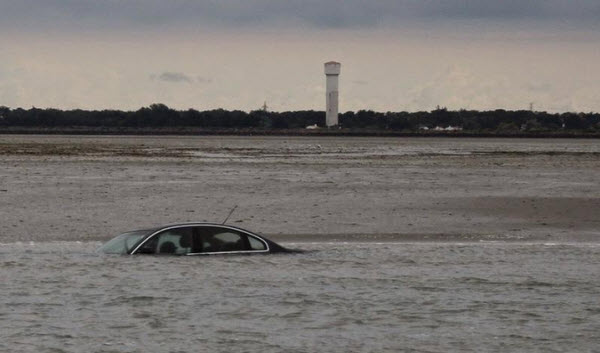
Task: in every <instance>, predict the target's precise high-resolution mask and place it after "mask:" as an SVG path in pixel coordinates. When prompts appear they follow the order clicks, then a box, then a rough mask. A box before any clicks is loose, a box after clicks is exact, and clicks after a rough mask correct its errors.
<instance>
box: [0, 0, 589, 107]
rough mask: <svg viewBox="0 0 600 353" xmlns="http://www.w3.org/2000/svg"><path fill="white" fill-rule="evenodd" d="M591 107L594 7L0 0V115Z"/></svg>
mask: <svg viewBox="0 0 600 353" xmlns="http://www.w3.org/2000/svg"><path fill="white" fill-rule="evenodd" d="M329 60H337V61H340V62H342V74H341V76H340V100H341V102H340V108H341V110H342V111H345V110H358V109H374V110H379V111H388V110H392V111H398V110H409V111H414V110H431V109H433V108H435V107H436V106H437V105H440V106H447V107H448V108H451V109H460V108H467V109H497V108H504V109H523V108H528V106H529V103H534V107H535V108H536V109H540V110H548V111H600V99H599V98H600V68H599V65H600V64H598V63H600V1H598V0H519V1H517V0H502V1H499V0H395V1H393V0H370V1H358V0H343V1H340V0H304V1H300V0H280V1H276V0H211V1H209V0H204V1H202V0H169V1H167V0H0V105H6V106H9V107H14V108H16V107H24V108H29V107H31V106H37V107H57V108H86V109H104V108H120V109H137V108H139V107H141V106H147V105H149V104H152V103H156V102H161V103H165V104H167V105H169V106H172V107H175V108H180V109H187V108H195V109H213V108H226V109H242V110H251V109H256V108H258V107H260V106H261V105H262V104H263V102H264V101H267V105H269V107H271V109H273V110H298V109H321V110H322V109H323V105H324V101H325V98H324V83H325V77H324V74H323V63H324V62H325V61H329Z"/></svg>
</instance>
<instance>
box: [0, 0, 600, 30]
mask: <svg viewBox="0 0 600 353" xmlns="http://www.w3.org/2000/svg"><path fill="white" fill-rule="evenodd" d="M599 17H600V2H599V1H598V0H526V1H524V0H502V1H499V0H370V1H364V0H286V1H274V0H220V1H214V0H170V1H163V0H103V1H99V0H19V1H15V0H0V26H1V27H2V28H7V27H9V28H16V29H24V30H28V29H29V30H35V29H37V28H45V29H56V30H61V29H67V30H68V29H75V28H81V29H92V30H99V29H107V30H108V29H113V30H114V29H119V28H132V27H133V28H138V27H139V28H142V29H144V28H154V29H156V28H158V29H161V28H165V27H167V28H169V27H179V26H209V27H232V26H234V27H239V26H242V27H244V26H250V27H253V26H258V27H264V26H267V27H269V26H282V25H288V26H309V27H317V28H330V27H332V28H352V27H375V26H378V25H381V24H386V25H390V24H391V25H394V24H398V23H403V22H406V21H416V22H419V21H424V20H442V21H443V20H446V19H459V20H471V19H498V20H522V19H535V20H542V21H551V22H552V21H554V22H556V23H560V22H565V21H566V22H572V23H574V24H579V23H582V22H583V23H591V24H594V25H597V24H598V18H599Z"/></svg>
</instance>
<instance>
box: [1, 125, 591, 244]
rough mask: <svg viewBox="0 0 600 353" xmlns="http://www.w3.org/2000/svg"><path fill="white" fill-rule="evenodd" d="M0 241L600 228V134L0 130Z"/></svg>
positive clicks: (369, 237) (370, 236)
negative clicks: (172, 232)
mask: <svg viewBox="0 0 600 353" xmlns="http://www.w3.org/2000/svg"><path fill="white" fill-rule="evenodd" d="M0 165H1V166H2V168H1V169H0V220H1V221H0V242H3V243H6V242H15V241H48V240H92V239H102V240H104V239H107V238H109V237H111V236H113V235H115V234H117V233H119V232H123V231H126V230H131V229H139V228H144V227H150V226H153V225H159V224H165V223H175V222H188V221H210V222H221V221H222V220H223V219H224V218H225V217H226V216H227V214H228V213H229V211H230V210H231V209H232V208H233V207H234V206H236V205H237V206H238V207H237V209H236V211H235V212H234V213H233V215H232V216H231V218H230V220H229V221H228V223H229V224H232V225H237V226H240V227H242V228H247V229H249V230H253V231H256V232H259V233H263V234H265V235H267V236H271V237H272V238H273V239H276V240H280V241H281V240H283V241H286V240H287V241H323V240H325V241H381V242H385V241H402V240H410V241H420V240H423V241H449V240H460V241H463V240H466V241H469V240H474V241H486V240H490V241H493V240H514V241H598V240H600V141H599V140H593V139H589V140H584V139H493V138H481V139H480V138H372V137H366V138H358V137H253V136H248V137H241V136H235V137H234V136H232V137H228V136H212V137H206V136H197V137H196V136H156V137H155V136H117V137H115V136H45V135H19V136H14V135H13V136H0Z"/></svg>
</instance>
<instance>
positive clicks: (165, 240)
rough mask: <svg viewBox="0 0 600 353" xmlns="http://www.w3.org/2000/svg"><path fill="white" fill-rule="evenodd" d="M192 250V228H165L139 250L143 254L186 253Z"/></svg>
mask: <svg viewBox="0 0 600 353" xmlns="http://www.w3.org/2000/svg"><path fill="white" fill-rule="evenodd" d="M191 250H192V228H190V227H183V228H173V229H168V230H165V231H163V232H161V233H159V234H157V235H155V236H153V237H152V239H150V240H148V241H147V242H146V243H144V245H142V247H141V248H140V249H139V250H138V253H141V254H171V255H184V254H188V253H190V252H191Z"/></svg>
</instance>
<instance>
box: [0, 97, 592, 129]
mask: <svg viewBox="0 0 600 353" xmlns="http://www.w3.org/2000/svg"><path fill="white" fill-rule="evenodd" d="M339 122H340V127H341V128H342V129H350V130H382V131H399V132H400V131H401V132H419V131H420V132H423V131H427V130H441V129H443V128H448V127H453V128H451V129H448V130H461V131H469V132H487V133H490V132H498V133H513V132H514V133H518V132H560V131H562V132H588V133H589V132H591V133H598V132H600V114H598V113H547V112H535V111H528V110H519V111H507V110H501V109H499V110H493V111H475V110H458V111H450V110H447V109H437V110H433V111H431V112H387V113H381V112H374V111H370V110H360V111H357V112H346V113H342V114H340V117H339ZM310 125H317V126H319V127H324V125H325V113H324V112H322V111H313V110H306V111H289V112H269V111H264V110H256V111H251V112H249V113H248V112H243V111H239V110H233V111H228V110H223V109H216V110H207V111H198V110H194V109H188V110H175V109H171V108H169V107H167V106H166V105H164V104H152V105H150V106H149V107H143V108H141V109H139V110H136V111H121V110H92V111H90V110H80V109H75V110H59V109H38V108H31V109H21V108H17V109H10V108H8V107H2V106H0V131H2V128H7V127H13V128H14V127H35V128H68V127H79V128H82V127H83V128H86V127H87V128H99V127H102V128H129V129H135V128H172V127H195V128H201V129H254V130H283V129H304V128H306V127H307V126H310ZM436 128H437V129H436Z"/></svg>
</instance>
